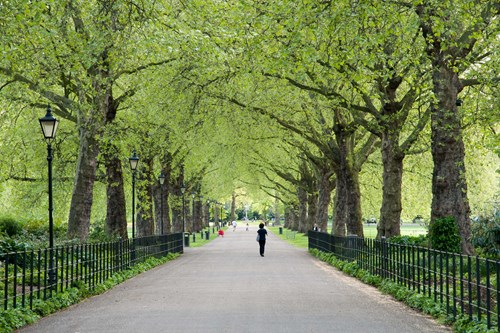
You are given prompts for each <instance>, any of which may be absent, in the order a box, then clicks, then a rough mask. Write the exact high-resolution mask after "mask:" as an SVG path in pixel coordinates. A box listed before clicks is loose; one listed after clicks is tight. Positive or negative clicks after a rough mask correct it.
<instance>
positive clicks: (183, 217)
mask: <svg viewBox="0 0 500 333" xmlns="http://www.w3.org/2000/svg"><path fill="white" fill-rule="evenodd" d="M184 192H186V185H184V182H182V184H181V193H182V237H184V239H186V237H185V235H184V233H185V232H186V209H185V208H184V207H185V206H186V203H185V198H184ZM184 245H186V244H184Z"/></svg>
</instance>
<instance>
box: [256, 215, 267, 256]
mask: <svg viewBox="0 0 500 333" xmlns="http://www.w3.org/2000/svg"><path fill="white" fill-rule="evenodd" d="M257 234H258V235H259V252H260V256H261V257H263V256H264V248H265V247H266V236H267V230H266V229H264V223H261V224H259V230H257Z"/></svg>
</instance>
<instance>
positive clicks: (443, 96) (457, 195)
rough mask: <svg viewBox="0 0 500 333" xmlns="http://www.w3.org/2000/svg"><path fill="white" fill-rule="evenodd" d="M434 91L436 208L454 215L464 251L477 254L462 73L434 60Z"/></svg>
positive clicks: (436, 215)
mask: <svg viewBox="0 0 500 333" xmlns="http://www.w3.org/2000/svg"><path fill="white" fill-rule="evenodd" d="M433 65H434V71H433V82H434V92H435V95H436V97H437V98H438V103H437V104H436V105H434V106H433V108H432V116H431V119H432V125H431V127H432V158H433V161H434V170H433V173H432V212H431V223H432V221H434V220H435V219H437V218H443V217H447V216H453V217H454V218H455V222H456V223H457V225H458V229H459V231H460V235H461V237H462V244H461V245H462V252H463V253H464V254H468V255H471V254H474V248H473V246H472V244H471V231H470V206H469V201H468V198H467V181H466V177H465V162H464V161H465V148H464V143H463V139H462V129H461V124H460V116H459V115H458V110H457V106H456V100H457V96H458V91H459V88H458V87H460V82H459V79H458V75H457V73H456V72H454V71H453V69H452V68H448V67H447V66H446V64H445V63H444V61H442V62H437V63H434V64H433Z"/></svg>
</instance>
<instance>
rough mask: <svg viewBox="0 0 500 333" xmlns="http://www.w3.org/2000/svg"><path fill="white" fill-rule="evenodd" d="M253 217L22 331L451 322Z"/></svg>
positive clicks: (370, 331)
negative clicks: (260, 228) (262, 249)
mask: <svg viewBox="0 0 500 333" xmlns="http://www.w3.org/2000/svg"><path fill="white" fill-rule="evenodd" d="M256 230H257V227H256V226H255V225H252V226H250V230H249V231H245V227H244V226H239V227H237V229H236V231H235V232H233V231H231V230H228V232H226V234H225V235H224V238H221V237H219V238H218V239H216V240H214V241H212V242H210V243H209V244H207V245H205V246H203V247H199V248H186V249H185V253H184V254H183V255H182V256H181V257H180V258H178V259H176V260H174V261H171V262H169V263H166V264H164V265H162V266H160V267H157V268H155V269H152V270H151V271H148V272H145V273H143V274H141V275H139V276H137V277H135V278H133V279H130V280H128V281H126V282H124V283H122V284H120V285H119V286H117V287H115V288H114V289H112V290H110V291H108V292H106V293H105V294H102V295H99V296H96V297H92V298H90V299H88V300H86V301H84V302H82V303H80V304H77V305H75V306H72V307H70V308H68V309H66V310H63V311H60V312H58V313H56V314H54V315H52V316H49V317H46V318H43V319H41V320H40V321H39V322H37V323H35V324H34V325H32V326H29V327H25V328H24V329H21V330H19V331H18V332H22V333H28V332H37V333H41V332H47V333H49V332H50V333H97V332H103V333H113V332H116V333H118V332H120V333H126V332H131V333H132V332H133V333H141V332H148V333H149V332H169V333H170V332H204V333H205V332H214V333H215V332H217V333H220V332H238V333H242V332H252V333H254V332H273V333H274V332H286V333H290V332H300V333H302V332H328V333H332V332H342V333H361V332H366V333H405V332H408V333H412V332H429V333H430V332H432V333H440V332H451V330H450V329H448V328H446V327H443V326H440V325H439V324H437V323H436V322H434V321H433V320H432V319H430V318H428V317H426V316H423V315H421V314H419V313H418V312H415V311H413V310H411V309H409V308H408V307H406V306H404V305H402V304H400V303H398V302H396V301H394V300H393V299H392V298H391V297H389V296H385V295H382V294H381V293H380V292H379V291H378V290H377V289H375V288H373V287H370V286H367V285H365V284H363V283H361V282H359V281H357V280H356V279H354V278H351V277H348V276H346V275H344V274H343V273H342V272H339V271H337V270H336V269H335V268H333V267H331V266H328V265H326V264H325V263H323V262H321V261H319V260H317V259H315V258H313V257H311V256H310V255H309V254H308V253H307V251H306V250H305V249H298V248H295V247H293V246H291V245H289V244H287V243H286V242H283V241H281V240H280V239H279V238H277V237H276V236H274V235H272V234H270V235H269V237H268V241H267V245H266V253H265V257H264V258H262V257H261V256H260V255H259V250H258V248H259V246H258V243H257V242H256V241H255V237H256Z"/></svg>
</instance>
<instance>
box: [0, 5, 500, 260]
mask: <svg viewBox="0 0 500 333" xmlns="http://www.w3.org/2000/svg"><path fill="white" fill-rule="evenodd" d="M499 14H500V3H499V2H497V1H472V0H456V1H438V0H401V1H378V2H377V1H375V2H364V1H350V0H349V1H348V0H339V1H312V0H311V1H310V0H306V1H300V2H297V1H290V0H287V1H279V2H262V1H252V0H249V1H229V2H226V1H196V0H195V1H187V2H184V1H176V0H171V1H168V0H158V1H135V0H121V1H111V0H90V1H82V0H61V1H53V0H41V1H21V0H14V1H1V0H0V36H1V37H0V46H1V49H2V58H1V60H0V117H1V125H0V126H1V129H2V132H1V133H2V141H1V144H0V151H1V152H2V156H4V159H3V161H2V165H3V167H2V168H1V170H0V188H1V190H2V192H1V193H2V202H3V205H2V206H1V207H2V208H1V210H2V212H4V213H15V214H16V215H25V216H24V217H26V218H32V219H43V218H44V214H45V212H46V203H45V202H46V200H45V198H46V196H45V191H46V181H47V176H46V168H45V167H41V166H44V164H45V163H46V162H45V160H44V159H45V153H46V151H45V150H44V145H43V142H42V138H41V133H39V132H40V131H39V125H38V118H40V117H42V116H43V115H44V112H45V109H46V107H47V104H50V105H51V108H52V109H53V111H54V114H55V116H56V117H57V118H58V119H59V120H60V127H59V130H58V134H57V138H56V140H55V142H54V148H55V157H54V168H55V171H54V174H55V195H56V199H57V201H56V203H57V204H56V214H57V218H58V220H59V221H63V223H66V222H67V230H68V231H67V233H68V238H78V239H80V240H85V239H86V238H87V237H88V235H89V231H90V228H91V224H92V223H94V222H95V221H96V220H99V219H105V225H106V229H107V232H108V233H109V234H110V235H115V236H120V237H128V235H127V220H129V219H130V216H129V215H130V212H129V210H130V206H129V205H130V203H129V202H130V200H129V199H128V198H129V195H130V194H129V193H130V191H131V189H130V178H131V177H130V170H129V167H128V157H129V156H130V155H131V154H132V151H134V150H135V151H136V152H137V154H138V155H139V157H140V162H139V170H138V173H137V187H136V193H137V195H136V197H137V209H136V214H137V216H136V221H137V233H136V235H138V236H144V235H151V234H154V233H160V232H163V233H169V232H179V231H182V228H183V225H182V215H183V204H182V197H183V195H184V198H185V199H188V200H187V202H188V203H189V205H192V206H191V208H188V209H186V211H187V212H188V214H191V215H192V216H191V217H190V218H191V219H192V221H193V222H192V224H190V225H189V229H190V230H200V229H201V228H202V226H203V223H204V222H203V221H206V216H207V214H208V212H209V211H211V212H212V214H214V215H216V216H215V218H216V219H219V218H220V216H219V214H220V210H219V207H220V204H216V203H215V202H214V200H217V201H221V202H222V203H228V205H229V209H228V210H229V211H230V217H229V218H234V212H235V207H236V206H237V205H245V204H248V203H250V202H251V201H255V202H256V201H260V202H261V203H262V205H263V207H264V208H265V209H271V210H273V211H274V213H275V214H276V215H277V216H276V217H277V218H278V219H279V216H280V215H279V214H280V212H281V213H282V214H284V215H285V222H286V224H287V226H288V227H290V228H292V229H295V230H298V231H300V232H305V231H307V230H309V229H310V228H311V227H312V226H313V225H314V224H317V225H318V226H320V228H321V230H324V231H328V232H331V233H333V234H335V235H347V234H349V235H358V236H363V226H362V221H363V218H366V217H367V216H368V215H367V213H366V211H367V210H369V211H370V215H376V216H377V217H378V218H379V223H378V225H377V230H378V234H377V237H392V236H397V235H400V221H401V220H402V219H403V217H404V218H406V219H407V218H408V217H409V216H411V215H413V216H414V215H416V214H417V213H418V214H420V212H422V211H425V213H424V215H427V216H428V217H429V219H430V221H431V223H432V221H433V220H435V219H437V218H443V217H447V216H452V217H454V219H455V222H456V223H457V226H458V228H459V232H460V235H461V238H462V251H463V252H464V253H467V254H472V253H474V248H473V246H472V244H471V243H470V237H471V234H470V226H471V215H472V214H473V213H475V214H479V213H480V212H481V210H482V209H487V208H488V205H490V207H491V205H492V203H493V204H494V201H495V200H498V194H499V178H498V173H495V172H496V171H497V170H498V166H499V163H498V162H499V161H500V159H499V158H500V151H499V148H498V147H499V146H500V139H499V136H498V131H499V130H500V112H499V105H500V104H499V99H500V98H499V97H500V94H499V90H498V83H499V78H500V74H499V73H500V64H499V59H500V54H499V50H500V45H499V44H500V38H499V36H500V22H499V20H500V17H499ZM160 172H162V173H163V174H164V175H165V178H166V180H165V185H164V186H163V187H160V185H159V182H158V176H159V174H160ZM182 187H185V193H184V194H182V191H181V188H182ZM419 200H420V201H419ZM189 205H188V206H189ZM405 205H407V206H405ZM408 205H411V206H410V207H408ZM127 207H128V209H129V210H127ZM331 207H333V209H331ZM367 207H369V208H368V209H367ZM161 209H163V211H162V212H161V211H160V210H161ZM404 211H407V212H408V213H407V214H406V215H405V216H403V215H402V214H404V213H403V212H404ZM127 212H128V213H127ZM329 215H330V216H332V217H333V221H334V223H333V227H332V228H331V230H328V224H327V223H328V217H329ZM195 217H197V218H195ZM162 218H163V220H162V222H163V223H160V222H159V221H160V219H162ZM161 225H163V230H160V226H161Z"/></svg>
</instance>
